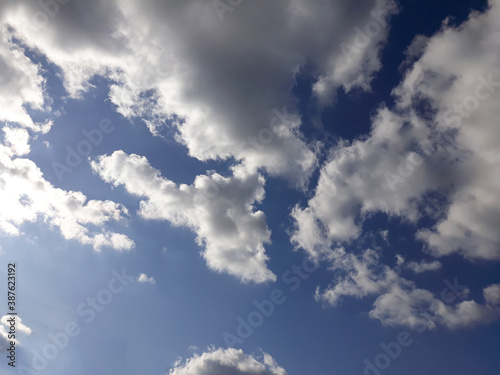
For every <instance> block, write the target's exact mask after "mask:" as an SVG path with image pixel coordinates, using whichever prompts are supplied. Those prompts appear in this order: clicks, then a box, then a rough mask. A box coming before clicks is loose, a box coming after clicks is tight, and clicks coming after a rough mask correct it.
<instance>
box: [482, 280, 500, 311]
mask: <svg viewBox="0 0 500 375" xmlns="http://www.w3.org/2000/svg"><path fill="white" fill-rule="evenodd" d="M483 294H484V299H485V301H486V303H488V304H489V305H492V306H497V305H500V284H493V285H490V286H489V287H487V288H484V290H483Z"/></svg>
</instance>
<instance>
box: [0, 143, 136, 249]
mask: <svg viewBox="0 0 500 375" xmlns="http://www.w3.org/2000/svg"><path fill="white" fill-rule="evenodd" d="M0 189H1V191H2V194H0V205H1V206H2V207H3V209H2V211H1V212H0V230H1V231H3V232H5V233H7V234H9V235H12V236H18V235H20V234H21V226H22V224H23V223H26V222H35V221H39V220H40V221H44V222H45V223H47V224H48V225H50V226H51V227H57V228H59V230H60V232H61V234H62V236H63V237H64V238H65V239H74V240H77V241H78V242H80V243H82V244H88V245H92V246H93V247H94V249H95V250H101V248H103V247H112V248H114V249H116V250H129V249H131V248H132V247H133V246H134V242H133V241H132V240H131V239H129V238H128V237H127V236H125V235H123V234H119V233H114V232H110V231H106V230H96V229H90V228H91V227H93V226H96V225H97V226H101V227H102V226H103V225H104V224H105V223H106V222H108V221H111V220H122V219H124V215H127V210H126V208H125V207H123V206H122V205H120V204H117V203H115V202H112V201H100V200H89V199H88V198H87V197H86V196H85V195H84V194H83V193H81V192H76V191H65V190H62V189H58V188H56V187H54V186H53V185H51V184H50V183H49V182H48V181H47V180H45V179H44V178H43V175H42V172H41V171H40V169H39V168H38V167H37V166H36V164H35V163H34V162H32V161H31V160H29V159H24V158H19V157H17V158H16V157H15V156H14V155H13V152H12V149H10V148H7V147H5V146H4V145H1V144H0Z"/></svg>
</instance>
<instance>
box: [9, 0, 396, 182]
mask: <svg viewBox="0 0 500 375" xmlns="http://www.w3.org/2000/svg"><path fill="white" fill-rule="evenodd" d="M54 4H55V5H53V6H52V8H51V9H50V11H48V16H45V18H46V20H44V17H43V16H40V17H38V18H37V17H36V14H37V12H38V13H39V12H40V8H39V5H38V4H37V3H21V2H16V3H12V4H9V5H8V6H7V5H5V6H4V7H5V9H4V12H3V17H5V18H4V20H5V22H6V24H7V25H9V27H10V28H12V30H14V31H13V32H14V33H15V35H16V36H18V37H19V38H20V39H21V40H22V41H23V42H24V43H26V44H27V45H29V46H31V47H33V48H35V49H36V50H37V51H39V52H41V53H43V54H44V55H46V56H47V58H48V59H49V60H50V61H51V62H52V63H54V64H56V65H57V66H58V67H59V68H60V69H61V71H62V76H63V79H64V85H65V88H66V90H67V91H68V93H69V94H70V95H71V96H74V97H78V96H80V95H82V94H83V93H84V92H85V91H86V90H87V89H88V88H89V87H90V83H89V81H90V79H91V78H92V77H93V76H94V75H96V74H97V75H103V76H105V77H107V78H109V79H111V80H112V81H113V82H114V84H112V85H111V88H110V92H109V97H110V99H111V101H112V102H113V103H114V104H116V106H117V110H118V112H120V113H121V114H123V115H124V116H126V117H128V118H141V119H143V120H144V122H145V123H146V125H147V126H148V128H149V129H150V130H151V131H152V133H153V134H162V132H163V131H164V130H165V127H167V128H168V127H169V128H171V129H173V130H174V131H175V132H176V139H177V140H178V141H179V142H181V143H183V144H185V145H186V147H187V148H188V150H189V153H190V155H191V156H193V157H196V158H198V159H200V160H207V159H219V158H221V159H225V158H230V157H234V158H235V159H236V160H239V161H242V162H244V163H245V164H246V165H247V166H248V168H253V169H255V168H264V169H265V170H266V171H267V172H269V173H271V174H273V175H279V176H285V177H286V178H288V179H289V180H290V181H293V183H295V184H297V185H299V186H301V185H303V184H305V182H306V181H307V178H308V177H309V176H310V174H311V173H312V171H313V169H314V168H315V166H316V156H315V153H314V152H313V151H312V150H311V148H312V147H313V146H312V145H307V144H306V142H305V141H304V140H303V138H302V136H301V133H300V130H299V126H300V124H301V120H300V117H299V116H298V115H297V111H296V109H295V108H296V106H295V99H294V98H293V95H292V92H291V91H292V87H293V85H294V82H295V77H296V74H297V72H298V71H299V70H300V68H301V67H303V66H304V65H305V64H306V63H307V64H309V65H310V66H314V67H315V68H314V72H313V73H314V75H315V77H316V79H317V81H316V83H315V85H314V89H313V91H314V93H315V95H316V97H317V99H318V101H319V102H320V103H322V104H326V103H331V102H332V100H334V95H335V92H336V90H338V89H339V88H344V90H346V91H349V90H352V89H354V88H361V89H364V90H367V89H369V87H370V81H371V79H372V77H373V75H374V74H375V72H377V71H378V70H379V69H380V67H381V64H380V58H379V54H380V50H381V48H382V46H383V44H384V42H385V40H386V38H387V35H388V30H389V22H388V19H389V17H390V16H391V15H393V14H396V13H397V6H396V4H395V3H394V2H392V1H389V2H387V1H385V0H377V1H374V2H366V1H363V0H355V1H349V2H338V1H331V0H321V1H317V2H314V3H311V2H308V1H304V0H294V1H285V0H278V1H273V2H267V1H253V2H249V3H247V4H245V7H241V8H238V11H237V12H236V11H235V12H232V13H231V15H230V16H229V15H226V17H225V19H224V22H221V20H220V18H219V15H218V14H217V12H216V11H215V10H214V9H213V7H212V6H211V4H208V6H207V4H206V3H204V2H200V1H196V2H162V3H158V2H154V1H143V2H141V3H136V2H131V1H125V2H124V1H103V0H91V1H86V2H70V3H68V4H65V5H58V4H57V3H55V2H54ZM263 9H265V11H262V10H263ZM46 13H47V12H46ZM81 14H86V15H87V16H86V17H81ZM353 25H354V26H353ZM317 30H321V32H317ZM358 30H361V32H362V33H365V34H368V35H363V36H360V35H359V31H358ZM358 39H359V40H358ZM346 44H347V45H350V46H352V47H353V48H354V49H350V51H354V52H353V53H349V54H346V50H345V47H343V46H345V45H346ZM229 50H230V51H231V53H228V51H229ZM82 57H83V58H82ZM151 90H153V91H151ZM284 107H286V108H288V111H289V113H290V116H289V118H292V119H293V120H291V121H285V122H283V121H281V119H279V118H277V117H275V116H274V115H273V108H274V109H279V110H280V111H282V108H284ZM266 129H267V130H266ZM269 130H270V131H272V137H270V136H269V135H268V136H266V137H267V138H266V137H264V136H263V134H264V133H263V132H266V131H269ZM259 135H260V136H261V137H260V138H259ZM256 139H257V141H255V140H256ZM264 139H266V140H265V141H264Z"/></svg>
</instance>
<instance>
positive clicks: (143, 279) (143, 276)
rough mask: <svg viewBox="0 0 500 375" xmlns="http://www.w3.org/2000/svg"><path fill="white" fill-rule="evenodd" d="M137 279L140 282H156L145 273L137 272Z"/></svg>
mask: <svg viewBox="0 0 500 375" xmlns="http://www.w3.org/2000/svg"><path fill="white" fill-rule="evenodd" d="M137 281H138V282H140V283H141V284H144V283H148V284H156V280H155V279H154V277H152V276H148V275H146V274H145V273H141V274H139V276H137Z"/></svg>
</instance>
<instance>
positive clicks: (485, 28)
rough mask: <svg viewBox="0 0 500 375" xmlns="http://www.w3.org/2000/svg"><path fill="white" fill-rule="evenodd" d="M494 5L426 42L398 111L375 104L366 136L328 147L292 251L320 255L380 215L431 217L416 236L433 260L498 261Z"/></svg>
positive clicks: (399, 95) (499, 71)
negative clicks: (458, 257) (438, 197)
mask: <svg viewBox="0 0 500 375" xmlns="http://www.w3.org/2000/svg"><path fill="white" fill-rule="evenodd" d="M490 4H491V8H490V9H489V10H488V11H487V12H486V13H484V14H479V13H473V14H471V16H470V19H469V20H468V21H467V22H466V23H465V24H464V25H462V26H460V27H459V28H452V27H450V26H446V25H445V26H443V30H441V31H440V32H439V33H437V34H436V35H435V36H433V37H431V38H429V39H428V40H426V44H425V43H424V44H425V48H424V47H422V46H420V47H419V48H418V49H419V54H421V57H420V58H419V59H418V60H417V61H416V62H414V63H413V65H412V66H411V68H409V70H408V71H407V73H406V76H405V78H404V80H403V81H402V83H401V84H400V85H399V86H398V87H397V88H396V89H395V90H394V95H395V97H396V102H397V105H396V107H395V108H394V109H393V110H389V109H388V108H386V107H384V106H382V107H380V108H379V110H378V111H377V113H376V114H375V115H374V117H373V119H372V129H371V133H370V134H369V136H367V137H365V138H363V139H358V140H354V141H353V142H340V143H339V144H338V145H337V146H336V147H334V148H333V149H332V150H331V156H330V158H329V159H328V160H327V162H326V163H325V164H324V165H323V166H322V168H321V174H320V178H319V181H318V185H317V187H316V191H315V194H314V196H313V197H312V198H311V199H310V200H309V202H308V204H307V206H306V207H300V206H296V207H295V208H294V210H293V211H292V217H293V218H294V219H295V222H296V229H295V231H294V233H293V235H292V241H293V242H294V243H295V244H296V245H297V246H298V247H302V248H304V249H305V250H306V251H308V253H309V254H311V255H312V256H318V254H321V253H322V252H323V251H325V249H326V250H328V249H329V248H330V247H332V246H334V245H335V244H336V243H341V242H346V241H347V242H349V241H352V240H354V239H356V238H357V237H358V236H359V235H360V233H361V225H362V223H363V221H364V219H365V218H367V217H369V216H370V215H371V214H373V213H377V212H382V213H386V214H387V215H389V216H396V217H399V218H401V219H403V220H405V221H409V222H413V223H417V220H418V219H419V218H421V217H423V216H429V217H431V218H432V219H436V220H437V224H436V225H435V226H434V227H432V228H422V229H421V230H419V232H418V233H417V237H418V238H419V239H420V240H422V241H424V243H425V244H426V247H427V250H428V252H430V253H431V254H433V255H435V256H444V255H448V254H451V253H454V252H458V253H460V254H462V255H463V256H464V257H466V258H482V259H491V260H494V259H500V246H499V245H500V233H499V232H498V230H497V228H498V226H499V224H500V222H499V219H498V218H500V198H499V197H500V194H499V193H500V177H498V176H500V151H499V149H498V143H499V142H500V131H499V130H498V126H497V119H498V117H499V116H500V108H499V107H498V105H497V102H498V101H499V100H500V63H499V61H500V58H499V55H498V53H499V52H498V51H500V48H499V47H500V39H498V37H496V36H495V35H498V33H499V32H500V22H498V19H499V15H500V1H490ZM415 54H416V52H415ZM488 81H490V82H489V83H485V82H488ZM491 81H492V82H491ZM481 98H482V99H481ZM476 106H477V108H476ZM422 108H424V109H422ZM425 108H427V109H425ZM465 108H469V109H471V108H472V109H471V110H467V109H465ZM455 110H456V111H457V112H452V111H455ZM458 112H460V113H462V115H458ZM433 114H435V116H434V115H433ZM435 192H438V193H440V194H444V195H445V198H446V199H447V200H448V201H449V205H445V204H444V202H440V203H438V204H436V203H435V202H436V199H434V198H433V199H431V198H430V197H429V194H431V196H432V194H433V193H435Z"/></svg>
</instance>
